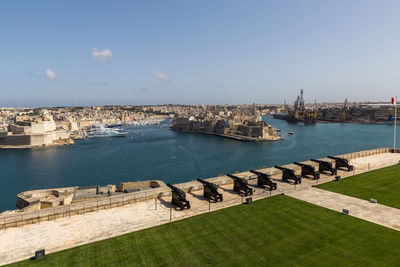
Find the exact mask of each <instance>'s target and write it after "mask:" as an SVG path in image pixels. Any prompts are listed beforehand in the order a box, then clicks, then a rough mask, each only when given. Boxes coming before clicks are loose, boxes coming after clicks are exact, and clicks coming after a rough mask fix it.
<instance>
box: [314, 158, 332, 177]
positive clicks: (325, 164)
mask: <svg viewBox="0 0 400 267" xmlns="http://www.w3.org/2000/svg"><path fill="white" fill-rule="evenodd" d="M311 161H312V162H316V163H318V166H319V167H318V171H319V172H320V173H323V172H330V173H331V175H336V174H337V170H336V168H334V167H333V166H332V163H331V162H329V161H323V160H319V159H311Z"/></svg>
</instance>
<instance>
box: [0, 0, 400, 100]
mask: <svg viewBox="0 0 400 267" xmlns="http://www.w3.org/2000/svg"><path fill="white" fill-rule="evenodd" d="M399 10H400V2H399V1H368V0H363V1H356V0H352V1H299V0H298V1H286V0H283V1H267V0H264V1H233V0H229V1H222V0H221V1H190V0H189V1H183V0H181V1H166V0H163V1H2V2H1V5H0V33H1V39H0V40H1V41H0V56H1V57H0V106H57V105H104V104H163V103H181V104H233V103H237V104H240V103H253V102H255V103H283V101H284V100H286V101H288V102H292V101H294V99H295V96H296V95H297V94H298V91H299V89H300V88H304V91H305V99H306V101H307V102H312V101H314V99H316V100H317V101H318V102H323V101H343V100H344V99H345V98H348V99H349V100H350V101H364V100H389V99H390V97H391V96H393V95H396V94H397V95H400V90H399V86H400V65H399V62H400V61H399V59H400V32H399V31H400V30H399V29H400V16H399V15H398V14H399V13H398V12H399Z"/></svg>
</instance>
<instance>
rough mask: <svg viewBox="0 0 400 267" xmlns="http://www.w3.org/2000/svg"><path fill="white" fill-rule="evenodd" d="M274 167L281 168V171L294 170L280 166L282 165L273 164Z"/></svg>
mask: <svg viewBox="0 0 400 267" xmlns="http://www.w3.org/2000/svg"><path fill="white" fill-rule="evenodd" d="M274 167H275V168H277V169H279V170H282V171H289V172H293V171H294V170H292V169H289V168H286V167H282V166H278V165H275V166H274Z"/></svg>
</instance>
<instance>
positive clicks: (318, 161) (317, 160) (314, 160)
mask: <svg viewBox="0 0 400 267" xmlns="http://www.w3.org/2000/svg"><path fill="white" fill-rule="evenodd" d="M311 161H313V162H316V163H321V162H327V161H323V160H319V159H311Z"/></svg>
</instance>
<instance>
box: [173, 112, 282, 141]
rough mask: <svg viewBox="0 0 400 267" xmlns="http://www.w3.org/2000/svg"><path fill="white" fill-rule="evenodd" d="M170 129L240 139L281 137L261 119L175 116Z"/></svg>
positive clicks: (278, 138) (257, 139)
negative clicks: (238, 119) (236, 119)
mask: <svg viewBox="0 0 400 267" xmlns="http://www.w3.org/2000/svg"><path fill="white" fill-rule="evenodd" d="M171 129H172V130H176V131H180V132H187V133H203V134H211V135H217V136H221V137H227V138H231V139H236V140H242V141H276V140H281V139H282V137H281V136H280V135H279V134H278V133H277V132H276V130H275V129H274V128H272V127H271V126H270V125H268V124H267V123H265V122H264V121H261V120H243V121H235V120H230V119H222V118H221V119H218V118H208V119H200V118H197V119H195V118H194V117H189V118H187V117H176V118H174V120H173V122H172V126H171Z"/></svg>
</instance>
